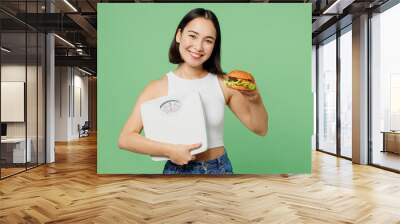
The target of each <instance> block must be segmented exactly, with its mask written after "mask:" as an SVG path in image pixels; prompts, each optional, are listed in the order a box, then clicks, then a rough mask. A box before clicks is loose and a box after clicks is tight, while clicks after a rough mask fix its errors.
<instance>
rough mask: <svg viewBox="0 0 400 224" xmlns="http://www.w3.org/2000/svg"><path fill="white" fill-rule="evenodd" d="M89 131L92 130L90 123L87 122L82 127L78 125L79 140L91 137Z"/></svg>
mask: <svg viewBox="0 0 400 224" xmlns="http://www.w3.org/2000/svg"><path fill="white" fill-rule="evenodd" d="M89 129H90V125H89V121H85V123H84V124H83V125H82V127H80V125H79V124H78V131H79V138H80V137H87V136H89Z"/></svg>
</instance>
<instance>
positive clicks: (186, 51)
mask: <svg viewBox="0 0 400 224" xmlns="http://www.w3.org/2000/svg"><path fill="white" fill-rule="evenodd" d="M220 52H221V32H220V27H219V22H218V19H217V17H216V16H215V14H214V13H213V12H212V11H210V10H206V9H202V8H197V9H193V10H191V11H190V12H188V13H187V14H186V15H185V16H184V17H183V19H182V20H181V22H180V23H179V25H178V27H177V29H176V32H175V35H174V38H173V40H172V43H171V46H170V51H169V60H170V62H171V63H174V64H178V66H177V68H176V69H175V70H173V71H170V72H168V73H167V74H166V75H165V76H163V77H162V78H160V79H159V80H155V81H151V82H150V83H149V84H148V85H147V86H146V87H145V89H144V90H143V92H142V93H141V94H140V96H139V97H138V99H137V101H136V105H135V106H134V109H133V112H132V114H131V115H130V117H129V119H128V120H127V122H126V124H125V126H124V127H123V129H122V132H121V134H120V137H119V147H120V148H123V149H127V150H129V151H133V152H137V153H143V154H148V155H153V156H166V157H168V158H169V159H170V160H169V161H168V162H167V163H166V164H165V167H164V171H163V173H164V174H232V173H233V169H232V165H231V162H230V160H229V158H228V155H227V152H226V149H225V148H224V142H223V121H224V106H225V105H227V106H228V107H229V108H230V109H231V110H232V112H233V113H234V114H235V115H236V116H237V117H238V118H239V120H240V121H241V122H242V123H243V124H244V125H245V126H246V127H247V128H248V129H249V130H251V131H253V132H254V133H256V134H258V135H261V136H264V135H266V133H267V129H268V114H267V111H266V109H265V107H264V104H263V101H262V99H261V96H260V94H259V92H258V90H253V91H239V90H235V89H231V88H227V87H226V86H225V85H224V82H223V75H224V72H223V71H222V69H221V65H220ZM182 91H198V92H199V93H200V96H201V99H202V103H203V107H204V111H205V116H206V128H207V143H208V147H209V148H208V150H207V151H205V152H203V153H200V154H197V155H195V156H192V155H191V154H190V151H191V150H193V149H196V148H199V147H200V146H201V145H200V143H194V144H191V145H182V144H168V143H162V142H157V141H153V140H150V139H148V138H146V137H144V136H141V135H140V132H141V130H142V128H143V126H142V120H141V117H140V106H141V104H142V103H143V102H145V101H148V100H151V99H154V98H158V97H161V96H166V95H169V94H173V93H174V92H182Z"/></svg>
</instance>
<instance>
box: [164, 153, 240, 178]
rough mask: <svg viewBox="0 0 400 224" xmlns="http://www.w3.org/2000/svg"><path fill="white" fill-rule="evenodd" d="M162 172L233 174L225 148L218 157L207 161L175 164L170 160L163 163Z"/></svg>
mask: <svg viewBox="0 0 400 224" xmlns="http://www.w3.org/2000/svg"><path fill="white" fill-rule="evenodd" d="M163 174H233V170H232V164H231V161H230V160H229V158H228V154H226V150H225V152H224V154H223V155H221V156H220V157H218V158H216V159H213V160H207V161H193V160H192V161H190V162H189V163H188V164H186V165H182V166H180V165H177V164H175V163H173V162H171V160H168V161H167V162H166V163H165V166H164V171H163Z"/></svg>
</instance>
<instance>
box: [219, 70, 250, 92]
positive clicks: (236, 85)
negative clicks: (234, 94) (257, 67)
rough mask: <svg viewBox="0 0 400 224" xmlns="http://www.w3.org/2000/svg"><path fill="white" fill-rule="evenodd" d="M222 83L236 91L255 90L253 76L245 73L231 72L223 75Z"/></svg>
mask: <svg viewBox="0 0 400 224" xmlns="http://www.w3.org/2000/svg"><path fill="white" fill-rule="evenodd" d="M224 83H225V85H226V86H227V87H229V88H232V89H236V90H245V91H246V90H247V91H252V90H255V89H256V83H255V81H254V78H253V76H252V75H251V74H250V73H248V72H245V71H240V70H233V71H231V72H229V73H228V74H226V75H225V79H224Z"/></svg>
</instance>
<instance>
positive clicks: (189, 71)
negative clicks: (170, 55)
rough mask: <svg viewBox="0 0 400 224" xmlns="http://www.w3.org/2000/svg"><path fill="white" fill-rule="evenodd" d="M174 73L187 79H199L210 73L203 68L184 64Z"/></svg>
mask: <svg viewBox="0 0 400 224" xmlns="http://www.w3.org/2000/svg"><path fill="white" fill-rule="evenodd" d="M174 73H175V74H177V75H179V76H180V77H182V78H185V79H199V78H202V77H204V76H205V75H207V73H208V72H207V71H206V70H204V69H203V67H199V68H194V67H190V66H188V65H186V64H185V63H183V64H180V65H179V66H178V68H176V69H175V71H174Z"/></svg>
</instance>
